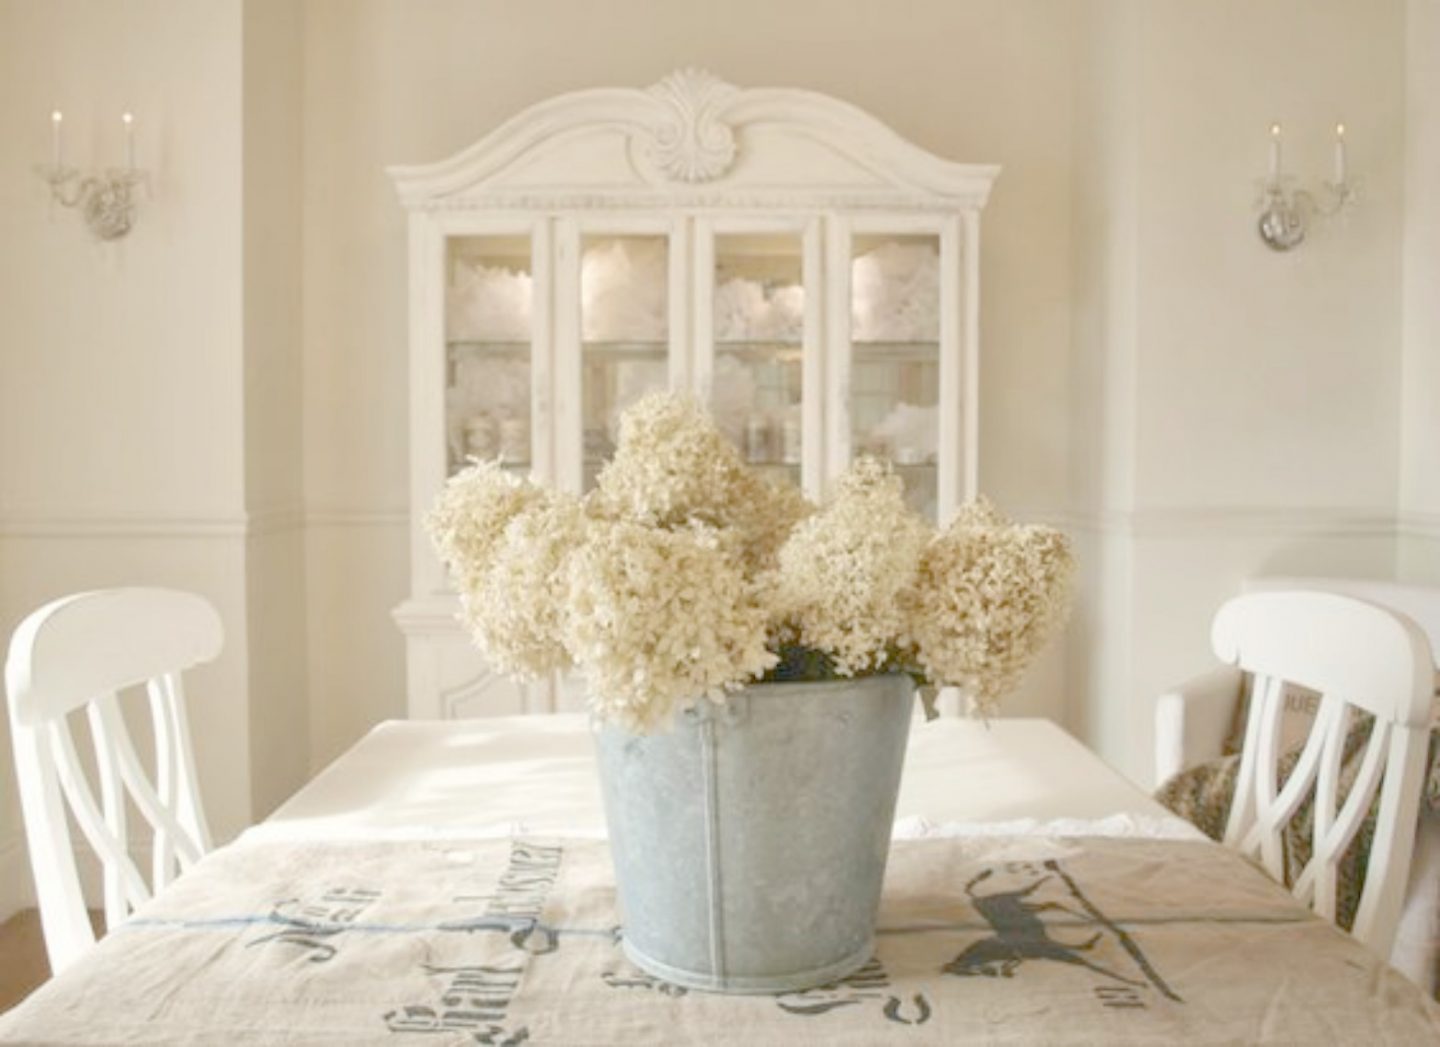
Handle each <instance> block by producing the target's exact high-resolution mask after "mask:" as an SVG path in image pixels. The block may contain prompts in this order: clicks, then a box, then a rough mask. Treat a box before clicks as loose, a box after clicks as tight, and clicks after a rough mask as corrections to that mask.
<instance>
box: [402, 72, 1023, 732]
mask: <svg viewBox="0 0 1440 1047" xmlns="http://www.w3.org/2000/svg"><path fill="white" fill-rule="evenodd" d="M998 173H999V169H998V168H997V167H995V166H993V165H976V164H959V163H952V162H950V161H947V160H942V159H940V158H939V157H936V156H934V155H932V154H931V153H928V152H926V151H925V150H923V149H920V148H918V147H917V146H915V145H913V144H911V143H910V142H907V141H905V140H904V139H903V138H901V137H899V136H898V135H897V134H895V132H893V131H891V130H890V129H889V128H888V127H886V126H885V125H884V124H882V123H881V122H879V121H878V120H876V119H875V118H874V117H872V116H870V115H868V114H866V113H864V112H862V111H861V110H859V109H857V108H855V107H854V106H852V105H849V104H848V103H846V102H842V101H839V100H837V99H835V98H830V97H827V96H825V95H820V94H816V93H814V92H810V91H800V90H791V89H741V88H737V87H734V86H732V85H730V84H727V83H724V82H723V81H721V80H718V79H716V78H715V77H713V76H710V75H708V74H706V73H703V72H699V71H694V70H683V71H680V72H677V73H674V74H672V75H670V76H667V77H666V78H665V79H664V80H662V81H660V82H659V83H658V84H655V85H654V86H653V87H650V88H648V89H643V90H640V89H633V88H614V89H610V88H604V89H596V90H587V91H578V92H575V93H572V94H567V95H562V96H560V97H557V98H554V99H551V100H549V101H546V102H542V103H540V104H538V105H535V106H532V107H530V108H529V109H526V110H525V111H524V112H522V113H520V114H518V115H517V116H515V117H514V118H512V119H511V120H509V121H508V122H507V123H505V124H504V125H502V126H501V127H499V128H498V129H496V130H495V131H494V132H492V133H490V134H489V135H487V136H485V137H484V138H483V139H481V140H480V141H479V142H477V143H475V144H474V145H472V146H471V147H470V148H468V149H465V150H463V151H462V152H460V153H458V154H457V155H455V156H453V157H451V158H450V159H448V160H443V161H441V162H439V163H435V164H428V165H424V166H419V167H397V168H392V169H391V170H390V175H391V177H392V178H393V179H394V181H395V185H396V187H397V189H398V191H399V195H400V200H401V203H402V204H403V205H404V206H405V208H406V209H407V211H408V212H409V236H410V263H409V264H410V335H409V337H410V501H411V508H410V513H411V522H410V540H411V595H410V598H409V599H408V600H406V601H405V602H404V603H403V604H401V605H400V606H399V607H397V608H396V609H395V620H396V622H397V623H398V624H399V626H400V629H401V630H402V632H403V633H404V635H405V640H406V658H407V666H408V669H407V677H408V680H407V684H408V701H409V712H410V715H411V716H412V717H427V718H450V717H461V716H486V715H504V714H509V713H518V712H543V711H551V710H557V709H578V708H581V707H582V706H583V695H581V694H580V693H578V691H579V685H578V683H577V682H574V681H571V680H569V679H555V680H543V681H539V682H536V683H529V684H518V683H514V682H511V681H509V680H507V679H505V678H503V677H499V676H496V675H495V674H493V673H492V672H491V671H490V670H489V669H488V667H487V666H486V665H485V663H484V661H483V660H482V659H481V658H480V656H479V654H478V653H477V652H476V651H475V650H474V649H473V648H472V647H471V646H470V643H469V640H468V638H467V636H466V635H465V632H464V631H463V629H462V628H461V627H460V625H459V624H458V623H457V621H456V618H455V616H456V612H457V609H458V603H457V600H456V597H455V596H454V594H453V592H452V591H451V587H450V585H449V581H448V579H447V577H446V574H445V571H444V568H443V567H442V565H441V564H440V562H439V560H438V559H437V558H436V556H435V553H434V551H433V550H432V548H431V546H430V542H429V539H428V537H427V536H426V533H425V529H424V517H425V514H426V512H427V511H428V509H429V507H430V505H431V504H432V503H433V502H434V500H435V497H436V495H437V493H438V492H439V491H440V489H441V487H442V486H443V485H444V483H445V480H446V478H447V477H448V476H449V475H450V474H452V473H453V472H455V471H456V470H457V469H459V468H461V467H463V466H464V464H465V462H466V460H467V459H468V458H470V457H475V458H482V459H494V458H496V457H499V458H500V460H501V461H502V462H504V463H505V465H506V466H507V467H508V468H512V469H515V470H516V471H519V472H523V473H528V474H531V475H533V476H534V477H535V478H536V479H537V480H538V481H540V482H543V483H548V484H555V485H557V486H559V487H561V488H564V489H566V490H570V491H575V492H584V491H586V490H588V489H589V488H590V487H591V486H592V485H593V483H594V479H595V476H596V473H597V472H598V470H599V468H600V467H601V466H602V465H603V463H604V461H605V459H606V458H607V457H608V455H609V453H610V452H611V450H612V448H613V441H614V437H615V428H616V418H617V415H618V412H619V411H620V410H622V409H623V408H624V407H625V406H626V405H627V404H628V403H629V402H631V401H632V400H634V399H635V398H636V397H637V396H639V395H641V394H642V393H644V392H646V391H648V390H650V389H653V388H657V387H666V386H668V387H671V388H676V389H687V390H691V391H693V392H694V393H696V394H697V395H699V396H700V397H702V398H703V399H704V400H706V401H707V402H708V403H709V404H710V406H711V409H712V411H713V412H714V414H715V417H716V420H717V422H718V423H719V424H720V425H721V427H722V428H723V429H724V430H725V431H726V432H727V433H729V434H730V435H731V437H732V438H733V439H734V440H735V441H736V443H737V445H738V446H739V447H740V450H741V452H742V454H743V455H744V457H745V458H746V459H747V460H748V461H750V462H751V463H752V464H753V465H754V466H755V467H756V468H759V469H763V470H765V471H767V472H771V473H773V474H774V475H775V478H776V479H777V480H778V481H782V482H794V483H797V484H799V485H801V487H802V488H803V489H804V491H805V492H806V494H807V495H809V496H810V497H811V498H813V499H818V498H820V497H821V496H823V494H824V492H825V489H826V486H827V482H828V481H829V480H830V479H831V478H832V477H834V476H835V475H837V474H838V473H840V472H841V471H843V470H844V468H845V467H846V465H847V464H848V463H849V462H850V460H851V458H852V456H854V455H856V454H862V453H864V454H877V455H883V456H886V457H888V458H889V459H890V460H891V461H892V462H894V463H895V466H896V469H897V471H899V472H900V473H901V474H902V475H903V477H904V478H905V484H906V491H907V494H908V496H909V497H910V498H911V500H912V502H913V503H914V504H915V506H916V507H917V508H919V509H921V510H923V511H925V512H927V513H929V514H930V515H932V516H934V517H936V518H938V519H940V520H944V519H946V518H947V517H948V516H949V514H950V513H951V512H953V510H954V508H955V507H956V505H957V504H959V503H960V502H961V501H962V500H964V499H965V498H967V497H970V496H972V495H973V494H974V491H975V484H976V462H977V456H976V432H977V422H978V413H977V402H978V401H977V378H978V367H977V364H978V354H979V313H978V305H979V298H978V294H979V248H980V211H981V209H982V208H983V207H984V205H985V201H986V198H987V196H988V195H989V192H990V187H991V184H992V183H993V181H994V179H995V177H996V175H997V174H998Z"/></svg>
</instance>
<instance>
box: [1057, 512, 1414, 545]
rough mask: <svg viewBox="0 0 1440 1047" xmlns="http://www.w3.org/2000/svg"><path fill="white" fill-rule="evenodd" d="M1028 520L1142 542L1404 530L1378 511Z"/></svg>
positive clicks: (1401, 519) (1396, 517) (1067, 515)
mask: <svg viewBox="0 0 1440 1047" xmlns="http://www.w3.org/2000/svg"><path fill="white" fill-rule="evenodd" d="M1029 515H1030V516H1033V517H1035V518H1037V519H1045V520H1046V521H1047V522H1050V521H1051V520H1053V521H1054V522H1055V525H1056V526H1059V527H1062V528H1074V529H1076V530H1081V531H1087V532H1092V533H1096V534H1103V535H1110V536H1126V537H1130V538H1135V539H1147V540H1148V539H1156V540H1163V539H1172V538H1243V537H1265V536H1271V537H1285V536H1287V535H1295V536H1313V535H1330V536H1335V537H1342V538H1393V537H1396V536H1397V535H1399V534H1401V533H1403V532H1404V531H1405V530H1406V525H1405V520H1406V517H1405V516H1404V515H1403V514H1397V513H1396V511H1395V510H1394V509H1391V508H1386V507H1380V506H1263V505H1229V506H1210V505H1189V506H1154V507H1148V508H1141V509H1100V510H1067V511H1061V512H1055V511H1048V512H1047V511H1045V510H1034V511H1032V512H1030V514H1029ZM1437 519H1440V518H1437ZM1432 526H1433V524H1432Z"/></svg>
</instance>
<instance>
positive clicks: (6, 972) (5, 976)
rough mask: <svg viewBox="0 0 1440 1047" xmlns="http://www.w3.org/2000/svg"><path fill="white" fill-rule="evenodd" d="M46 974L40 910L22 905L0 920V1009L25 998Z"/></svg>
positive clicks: (5, 1009) (12, 1005) (47, 964)
mask: <svg viewBox="0 0 1440 1047" xmlns="http://www.w3.org/2000/svg"><path fill="white" fill-rule="evenodd" d="M49 977H50V964H49V963H47V962H46V960H45V939H44V938H42V937H41V936H40V914H39V913H37V912H36V911H35V910H34V909H21V910H20V911H19V912H17V913H16V914H15V915H14V916H12V917H10V919H8V920H6V921H5V922H4V923H3V924H0V1013H3V1012H5V1011H8V1010H9V1009H10V1008H11V1007H14V1006H15V1005H16V1004H17V1003H19V1002H20V1001H21V1000H23V999H25V997H26V996H29V995H30V992H31V990H32V989H34V988H35V987H36V986H38V985H40V983H42V982H43V981H45V979H46V978H49Z"/></svg>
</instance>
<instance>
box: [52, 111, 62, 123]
mask: <svg viewBox="0 0 1440 1047" xmlns="http://www.w3.org/2000/svg"><path fill="white" fill-rule="evenodd" d="M64 119H65V114H64V113H62V112H61V111H60V110H58V109H56V110H54V111H53V112H52V113H51V114H50V120H51V122H52V123H57V124H58V123H59V122H60V121H61V120H64Z"/></svg>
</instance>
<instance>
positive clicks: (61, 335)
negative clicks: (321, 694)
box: [0, 0, 309, 917]
mask: <svg viewBox="0 0 1440 1047" xmlns="http://www.w3.org/2000/svg"><path fill="white" fill-rule="evenodd" d="M247 38H248V47H249V51H250V53H248V54H247V53H246V52H247ZM287 39H289V40H290V41H292V45H293V46H292V47H291V52H292V53H291V54H290V55H289V57H288V58H287V56H286V51H285V41H286V40H287ZM298 59H299V19H298V17H297V15H296V13H295V12H294V10H293V5H289V4H288V3H285V2H284V0H266V2H262V3H250V4H245V5H242V4H241V3H240V2H239V0H216V2H213V3H212V2H207V3H205V4H194V3H189V2H187V0H126V2H124V3H107V2H95V0H90V2H86V0H55V2H46V3H35V2H29V0H0V143H3V145H0V156H3V160H4V162H3V163H0V300H3V302H4V305H3V308H0V636H5V637H8V636H9V634H10V632H11V630H12V629H13V628H14V626H15V625H16V624H17V623H18V621H19V620H20V618H21V617H23V615H25V614H26V613H28V612H29V611H30V610H32V609H34V608H35V607H37V606H39V605H40V604H42V603H44V602H46V601H48V600H50V599H53V598H55V597H57V596H60V595H63V594H65V593H67V592H73V591H76V590H80V589H89V588H97V587H105V586H112V585H127V584H153V585H167V586H174V587H177V588H182V589H190V590H194V591H196V592H199V593H202V594H204V595H205V596H206V597H208V598H209V599H210V600H212V601H213V602H214V603H215V604H216V605H217V607H218V608H219V610H220V613H221V617H222V619H223V621H224V626H225V632H226V645H225V650H224V653H223V654H222V655H221V657H220V659H219V660H218V661H217V662H216V663H215V664H214V665H212V666H208V667H204V668H201V669H200V670H197V671H196V672H195V673H194V676H193V680H192V682H191V702H192V721H191V722H192V730H193V733H194V741H195V748H196V753H197V762H198V764H199V768H200V777H201V786H202V791H203V793H204V797H205V801H206V807H207V810H208V811H209V813H210V817H211V821H212V825H213V827H214V829H215V831H216V833H217V835H218V836H219V837H220V838H222V839H224V838H228V837H230V836H232V835H234V834H235V833H236V832H237V831H239V830H240V829H241V828H243V827H244V826H245V825H247V824H249V822H251V821H252V820H253V819H254V818H255V817H256V816H257V815H261V814H263V813H264V812H266V811H268V810H269V809H270V807H272V806H273V805H274V803H275V802H277V801H278V800H279V799H280V798H281V797H283V796H284V795H286V794H288V793H289V792H291V791H293V789H294V788H295V787H296V786H297V785H298V784H299V783H300V782H301V781H302V780H303V779H304V775H305V773H306V771H307V770H308V763H309V752H308V737H307V734H306V729H307V723H308V718H307V713H308V707H307V705H306V702H305V695H304V676H303V664H304V661H303V658H304V652H303V643H304V632H303V613H301V608H303V576H304V571H303V564H302V563H301V562H300V554H301V548H302V547H301V533H300V530H299V525H300V522H301V519H302V517H301V513H300V497H301V493H302V491H301V485H300V457H299V451H298V445H299V437H298V430H299V408H300V402H299V394H300V390H299V358H300V357H299V348H298V342H299V283H298V276H297V271H298V264H299V254H298V228H299V221H298V210H297V208H298V200H299V171H298V164H299V121H298V110H299V99H298V93H299V65H298ZM287 62H288V68H289V73H288V79H287ZM262 67H263V68H262ZM247 72H248V73H250V74H251V75H249V76H248V77H247V75H246V74H247ZM287 85H288V86H287ZM286 92H288V94H289V95H291V96H292V97H290V98H288V100H287V99H285V98H284V97H283V96H284V94H285V93H286ZM56 108H58V109H61V110H62V111H63V112H64V114H65V121H64V127H65V159H66V161H67V162H68V163H73V164H76V165H80V166H87V167H102V166H115V165H118V164H119V163H121V157H122V136H121V122H120V115H121V112H122V111H123V110H127V109H128V110H132V111H133V112H134V113H135V117H136V139H137V145H136V160H137V163H138V164H139V165H140V166H141V167H144V168H146V169H148V170H149V171H150V172H151V175H152V184H151V187H150V192H149V194H148V195H147V196H145V197H144V198H142V202H141V205H140V211H139V217H138V220H137V222H136V225H135V228H134V230H133V231H132V232H131V233H130V235H129V236H127V237H126V238H124V239H123V240H119V241H116V242H114V243H111V244H102V243H99V242H97V241H96V240H94V239H93V238H91V236H90V234H89V233H88V232H87V231H86V230H85V228H84V226H83V224H82V222H81V221H80V218H79V216H78V214H77V213H76V212H74V211H71V210H66V209H64V208H61V207H58V206H55V205H53V204H51V203H50V202H49V200H48V192H47V189H46V187H45V185H44V184H43V183H42V182H41V181H40V179H39V178H38V177H36V175H35V173H34V171H33V167H34V166H35V165H37V164H41V163H44V162H46V161H48V159H49V156H50V147H51V143H50V120H49V115H50V112H51V110H52V109H56ZM287 109H288V111H289V112H290V113H292V114H297V115H296V116H295V117H294V119H293V120H292V121H291V122H290V124H289V125H287V123H286V120H285V116H284V114H285V112H286V111H287ZM287 195H288V197H289V198H293V199H290V200H287ZM287 372H288V373H287ZM252 696H255V698H254V700H253V701H252ZM21 840H22V825H21V822H20V816H19V809H18V801H17V799H16V793H15V786H14V779H13V774H12V771H11V758H10V742H9V738H8V734H7V729H6V728H5V727H3V726H0V917H3V916H4V915H6V914H8V913H9V912H10V911H11V910H12V909H13V908H15V907H16V906H18V905H19V904H21V903H22V902H23V901H24V900H25V899H26V898H27V897H28V896H29V893H30V875H29V869H28V867H27V865H26V862H25V857H24V850H23V846H22V843H21ZM142 842H143V841H142Z"/></svg>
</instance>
